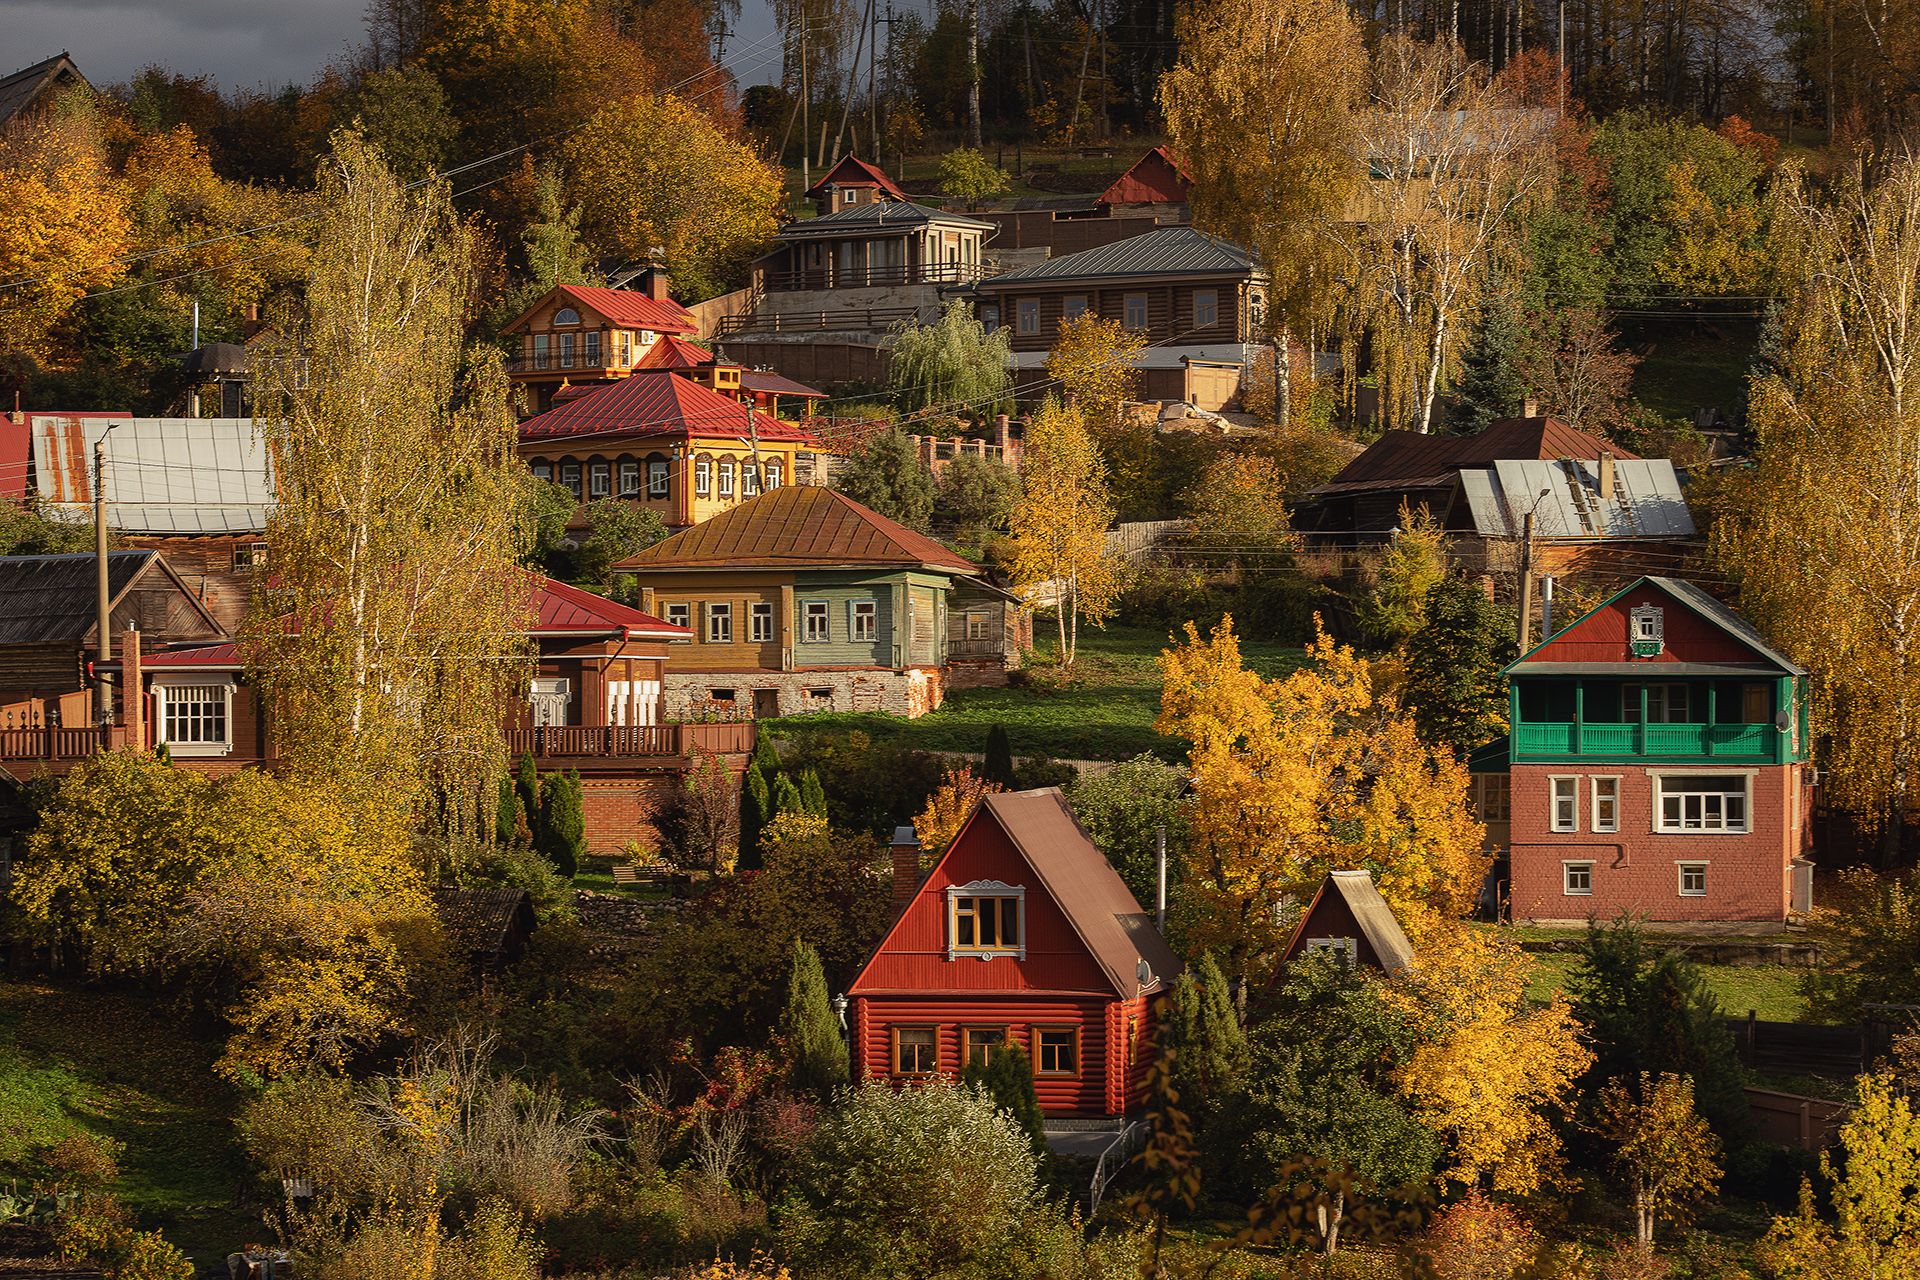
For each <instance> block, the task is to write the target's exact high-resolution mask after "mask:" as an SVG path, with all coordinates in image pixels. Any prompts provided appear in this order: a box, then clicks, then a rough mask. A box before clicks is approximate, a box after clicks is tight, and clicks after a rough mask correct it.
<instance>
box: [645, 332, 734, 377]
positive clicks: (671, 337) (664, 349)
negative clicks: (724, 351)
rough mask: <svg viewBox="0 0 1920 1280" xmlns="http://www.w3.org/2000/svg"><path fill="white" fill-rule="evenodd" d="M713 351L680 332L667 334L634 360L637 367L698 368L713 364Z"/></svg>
mask: <svg viewBox="0 0 1920 1280" xmlns="http://www.w3.org/2000/svg"><path fill="white" fill-rule="evenodd" d="M714 360H715V356H714V354H713V352H711V351H709V350H707V349H706V348H705V347H703V346H701V345H699V344H698V343H694V342H688V341H687V340H686V339H685V338H682V337H680V336H679V335H678V334H671V333H670V334H667V335H666V336H665V337H663V338H661V339H659V340H658V341H657V342H655V343H653V345H651V346H649V347H648V348H647V351H646V354H645V355H643V356H641V357H640V358H639V359H638V360H636V361H634V362H633V367H634V368H636V369H698V368H700V367H701V366H702V365H709V364H712V363H713V362H714Z"/></svg>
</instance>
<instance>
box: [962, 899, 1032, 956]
mask: <svg viewBox="0 0 1920 1280" xmlns="http://www.w3.org/2000/svg"><path fill="white" fill-rule="evenodd" d="M1026 912H1027V891H1026V890H1025V889H1024V888H1022V887H1021V886H1019V885H1012V884H1002V883H1000V882H999V881H998V880H976V881H974V882H973V883H971V884H957V885H953V886H951V887H950V888H948V890H947V959H949V960H957V959H960V958H961V957H963V956H973V957H978V958H979V959H981V960H991V959H992V958H993V957H995V956H1014V957H1016V958H1019V959H1022V960H1024V959H1025V958H1026V955H1027V946H1026V936H1027V931H1026V924H1027V921H1026Z"/></svg>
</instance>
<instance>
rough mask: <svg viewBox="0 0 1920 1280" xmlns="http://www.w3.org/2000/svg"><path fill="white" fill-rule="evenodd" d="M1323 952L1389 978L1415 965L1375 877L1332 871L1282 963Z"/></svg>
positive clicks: (1316, 893) (1296, 930)
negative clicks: (1306, 954)
mask: <svg viewBox="0 0 1920 1280" xmlns="http://www.w3.org/2000/svg"><path fill="white" fill-rule="evenodd" d="M1320 951H1331V952H1334V953H1336V954H1339V955H1343V956H1345V957H1346V959H1347V962H1348V963H1349V964H1353V965H1365V966H1366V967H1368V968H1370V969H1380V970H1383V971H1384V972H1386V973H1388V974H1390V975H1391V974H1399V973H1403V972H1405V971H1406V970H1407V969H1408V968H1409V967H1410V966H1411V965H1412V964H1413V944H1412V943H1410V942H1408V941H1407V935H1406V931H1405V930H1403V929H1401V927H1400V921H1399V920H1398V918H1396V917H1395V916H1394V914H1393V908H1392V907H1390V906H1388V905H1387V900H1386V899H1385V898H1383V897H1381V896H1380V890H1379V888H1378V887H1377V886H1375V884H1374V883H1373V875H1372V873H1370V872H1366V871H1334V872H1331V873H1329V874H1328V876H1327V878H1326V879H1325V880H1323V881H1321V882H1320V887H1319V889H1317V890H1315V891H1314V895H1313V901H1312V902H1310V903H1308V904H1307V909H1306V911H1305V912H1304V913H1302V915H1301V916H1300V923H1299V924H1298V925H1296V926H1295V927H1294V930H1293V937H1291V938H1290V939H1288V940H1287V949H1286V950H1285V951H1284V952H1283V953H1282V954H1281V963H1282V964H1285V963H1286V962H1288V961H1291V960H1292V959H1293V958H1294V957H1295V956H1297V955H1300V954H1301V953H1303V952H1305V953H1309V954H1311V953H1313V952H1320Z"/></svg>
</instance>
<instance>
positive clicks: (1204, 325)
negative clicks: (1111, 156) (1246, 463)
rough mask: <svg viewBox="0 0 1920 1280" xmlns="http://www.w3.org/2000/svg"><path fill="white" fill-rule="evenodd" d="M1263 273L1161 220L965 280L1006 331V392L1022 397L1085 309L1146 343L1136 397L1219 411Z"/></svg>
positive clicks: (1238, 368)
mask: <svg viewBox="0 0 1920 1280" xmlns="http://www.w3.org/2000/svg"><path fill="white" fill-rule="evenodd" d="M1266 288H1267V281H1266V276H1265V274H1264V273H1263V272H1261V271H1260V270H1259V269H1258V268H1257V267H1255V266H1254V263H1253V256H1252V255H1251V254H1250V253H1248V252H1247V251H1246V250H1245V249H1242V248H1241V247H1239V246H1238V245H1235V244H1230V243H1228V242H1227V241H1225V240H1222V239H1220V238H1219V237H1217V236H1210V235H1207V234H1206V233H1205V232H1202V231H1196V230H1194V229H1193V228H1192V227H1186V226H1177V227H1164V228H1162V229H1160V230H1158V231H1150V232H1148V233H1146V234H1145V235H1139V236H1133V237H1131V238H1130V239H1126V240H1122V241H1119V242H1118V243H1115V244H1110V245H1105V246H1102V247H1100V248H1097V249H1088V250H1085V251H1084V252H1081V253H1073V254H1068V255H1067V256H1065V257H1061V258H1050V259H1048V260H1047V261H1045V262H1042V263H1040V264H1039V265H1037V266H1032V267H1026V268H1023V269H1021V270H1018V271H1009V272H1006V273H1004V274H1001V275H996V276H992V277H990V278H988V279H985V280H982V281H980V283H979V284H978V285H976V286H975V291H976V293H977V295H978V299H979V300H978V302H977V304H976V306H977V309H978V311H979V315H980V319H981V321H982V322H983V323H984V324H986V325H987V327H988V328H990V329H992V328H999V327H1002V326H1004V327H1007V328H1010V329H1011V330H1012V331H1013V361H1014V369H1015V373H1014V379H1015V382H1014V390H1015V392H1016V394H1020V395H1022V396H1023V397H1027V398H1031V396H1032V394H1033V389H1034V388H1036V387H1038V386H1039V385H1041V384H1042V383H1044V381H1045V379H1046V364H1047V353H1048V352H1049V351H1050V350H1051V349H1052V348H1053V345H1054V343H1055V342H1057V341H1058V340H1059V337H1060V326H1061V325H1062V324H1063V323H1065V322H1066V321H1068V320H1072V319H1075V318H1077V317H1079V316H1082V315H1086V314H1089V313H1091V314H1093V315H1096V316H1099V317H1101V318H1102V319H1106V320H1114V321H1118V322H1119V323H1120V324H1122V325H1124V326H1126V328H1128V329H1129V330H1131V331H1133V332H1135V333H1137V334H1139V335H1141V336H1142V337H1144V338H1145V339H1146V340H1147V343H1148V346H1147V349H1146V350H1144V351H1142V352H1141V353H1140V354H1139V355H1138V356H1137V357H1136V358H1135V360H1134V365H1135V367H1136V368H1138V369H1139V370H1140V373H1141V391H1140V394H1141V398H1142V399H1145V400H1168V401H1173V400H1181V401H1185V402H1187V403H1189V404H1193V405H1197V406H1199V407H1200V408H1203V409H1210V410H1211V409H1219V408H1220V407H1221V406H1222V405H1224V404H1226V403H1227V402H1228V401H1230V400H1231V399H1233V397H1234V396H1236V395H1237V394H1238V393H1239V390H1240V377H1241V372H1242V369H1243V368H1244V366H1245V365H1246V363H1247V361H1248V359H1249V350H1248V344H1250V343H1255V342H1258V341H1260V340H1261V337H1262V336H1263V331H1264V328H1265V324H1266Z"/></svg>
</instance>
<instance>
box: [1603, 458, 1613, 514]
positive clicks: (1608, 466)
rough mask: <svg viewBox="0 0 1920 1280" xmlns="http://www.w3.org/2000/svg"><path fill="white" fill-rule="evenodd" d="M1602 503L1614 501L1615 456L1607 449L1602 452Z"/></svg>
mask: <svg viewBox="0 0 1920 1280" xmlns="http://www.w3.org/2000/svg"><path fill="white" fill-rule="evenodd" d="M1600 501H1602V502H1612V501H1613V454H1612V452H1611V451H1609V450H1606V449H1602V450H1601V451H1600Z"/></svg>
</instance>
